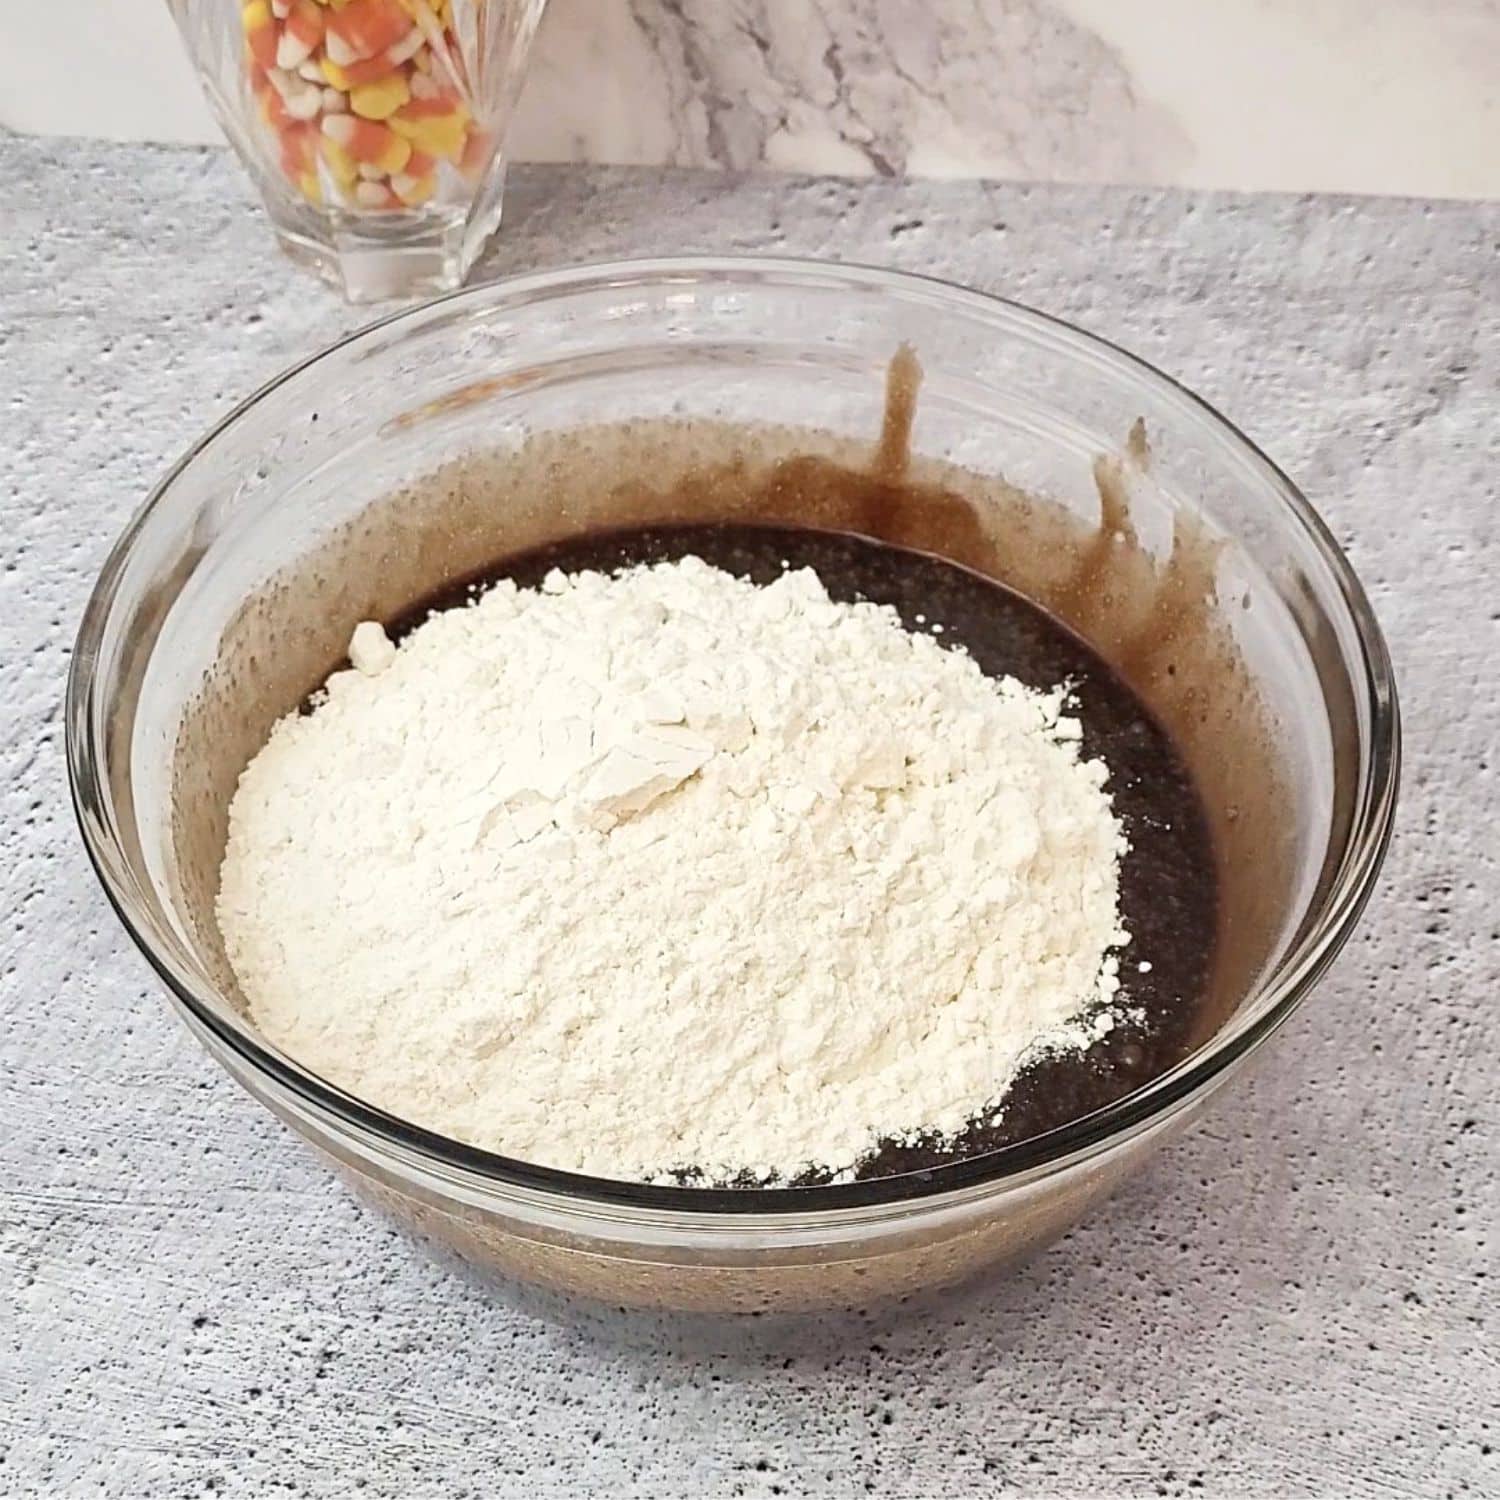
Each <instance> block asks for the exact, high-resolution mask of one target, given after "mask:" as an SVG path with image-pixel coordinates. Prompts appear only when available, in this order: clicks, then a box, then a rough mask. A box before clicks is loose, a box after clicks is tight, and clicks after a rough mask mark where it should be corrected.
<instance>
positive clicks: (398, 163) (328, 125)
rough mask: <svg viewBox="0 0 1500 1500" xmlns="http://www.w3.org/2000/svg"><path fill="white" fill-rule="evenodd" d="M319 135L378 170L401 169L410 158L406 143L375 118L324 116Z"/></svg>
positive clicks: (395, 170)
mask: <svg viewBox="0 0 1500 1500" xmlns="http://www.w3.org/2000/svg"><path fill="white" fill-rule="evenodd" d="M323 134H324V135H326V136H327V137H328V139H329V140H331V141H333V142H334V143H335V144H336V145H339V146H342V147H343V148H344V150H345V151H347V152H348V153H349V155H350V156H352V157H353V158H354V160H355V161H356V162H367V163H368V164H369V165H370V166H372V167H378V168H379V169H380V170H381V171H382V172H401V171H404V170H405V168H406V164H407V162H408V161H410V160H411V146H410V144H409V143H408V142H406V141H404V140H402V138H401V137H400V136H399V135H397V134H396V133H395V131H393V130H391V129H389V128H388V127H387V126H385V125H382V124H381V123H380V122H379V121H378V120H363V119H361V118H360V117H359V116H358V115H325V116H324V117H323Z"/></svg>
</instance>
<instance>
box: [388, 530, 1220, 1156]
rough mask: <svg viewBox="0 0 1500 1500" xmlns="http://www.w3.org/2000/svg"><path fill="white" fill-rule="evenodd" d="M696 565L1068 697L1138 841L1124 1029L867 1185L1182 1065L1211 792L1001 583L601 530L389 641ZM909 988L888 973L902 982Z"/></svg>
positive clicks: (1209, 912) (809, 544)
mask: <svg viewBox="0 0 1500 1500" xmlns="http://www.w3.org/2000/svg"><path fill="white" fill-rule="evenodd" d="M685 556H696V557H700V558H702V559H703V560H704V561H705V562H708V563H711V564H713V565H714V566H716V567H719V568H723V569H725V570H726V571H728V572H731V573H735V574H738V575H739V576H741V577H745V578H749V579H752V580H753V581H755V582H757V583H762V584H764V583H769V582H771V581H772V580H773V579H775V578H776V577H778V576H779V575H780V573H781V572H782V571H783V569H784V568H786V567H788V566H791V567H809V568H812V569H813V570H814V571H815V572H816V573H817V574H818V576H819V577H820V578H821V579H822V581H823V583H824V585H825V587H826V588H827V589H828V592H829V593H830V594H831V595H832V596H833V597H834V598H835V599H840V600H855V599H868V600H871V601H873V602H875V603H878V604H888V605H891V606H893V607H894V608H895V609H896V610H897V611H898V613H899V614H900V616H901V619H902V621H903V623H904V624H905V625H906V627H907V629H909V630H916V631H920V630H927V631H935V632H936V633H937V635H938V639H939V640H940V641H942V643H943V644H945V645H948V646H952V647H959V646H961V647H963V648H964V649H966V650H967V651H968V652H969V654H970V655H971V656H972V657H973V658H974V660H975V661H976V662H977V663H978V664H979V666H980V667H981V669H982V670H983V671H985V672H987V673H989V674H990V675H992V676H1001V675H1009V676H1012V677H1015V678H1017V679H1019V680H1020V681H1021V682H1023V683H1025V684H1027V685H1028V686H1030V687H1035V688H1040V689H1044V690H1045V689H1050V688H1053V687H1055V686H1056V685H1057V684H1058V683H1060V682H1067V683H1070V684H1072V685H1073V687H1074V690H1075V693H1076V698H1077V702H1076V706H1075V708H1074V710H1073V711H1074V712H1075V713H1076V715H1077V717H1078V718H1079V719H1080V720H1081V721H1082V724H1083V753H1084V755H1085V757H1086V758H1090V759H1093V758H1096V757H1097V758H1102V759H1103V760H1104V762H1105V764H1106V765H1108V767H1109V768H1110V780H1109V790H1110V792H1111V794H1112V795H1113V798H1114V806H1115V811H1116V814H1117V816H1118V817H1119V818H1120V820H1121V822H1122V824H1123V825H1124V829H1125V833H1126V837H1127V838H1128V840H1129V843H1130V850H1129V853H1128V854H1127V855H1126V856H1125V857H1124V859H1123V861H1122V862H1121V868H1120V909H1121V913H1122V915H1123V917H1124V921H1125V926H1126V928H1127V930H1128V931H1129V932H1130V933H1131V935H1132V941H1131V943H1130V944H1129V946H1128V947H1126V948H1125V949H1123V950H1122V951H1121V953H1120V978H1121V984H1122V989H1121V993H1120V995H1119V997H1118V1002H1119V1005H1118V1008H1119V1010H1120V1011H1121V1013H1122V1015H1124V1017H1125V1019H1124V1020H1122V1022H1121V1023H1120V1024H1119V1025H1117V1026H1116V1027H1115V1029H1114V1030H1113V1031H1112V1032H1110V1034H1109V1035H1108V1036H1106V1037H1105V1038H1104V1039H1103V1040H1102V1041H1100V1042H1098V1043H1096V1044H1095V1045H1094V1046H1093V1047H1091V1048H1090V1049H1089V1050H1088V1051H1087V1052H1085V1053H1069V1054H1065V1055H1059V1056H1054V1057H1044V1058H1041V1059H1040V1060H1038V1061H1037V1062H1035V1063H1034V1064H1032V1065H1031V1066H1030V1067H1028V1068H1027V1069H1026V1070H1025V1071H1024V1072H1023V1073H1022V1074H1021V1075H1020V1077H1019V1078H1018V1079H1017V1080H1016V1082H1015V1083H1014V1085H1013V1086H1012V1088H1011V1089H1010V1091H1009V1093H1008V1095H1007V1096H1006V1098H1005V1102H1004V1108H1003V1110H1002V1112H1001V1114H1000V1116H999V1118H998V1119H997V1120H994V1121H991V1122H988V1123H975V1124H973V1125H972V1126H970V1127H969V1128H968V1129H967V1130H965V1131H964V1132H963V1133H962V1134H961V1135H960V1136H959V1137H958V1138H957V1139H956V1140H951V1141H946V1142H937V1141H925V1142H917V1143H910V1142H902V1143H897V1142H887V1143H886V1144H885V1145H884V1146H882V1147H881V1148H880V1149H879V1150H878V1151H877V1152H875V1153H874V1154H873V1155H872V1156H871V1157H869V1158H868V1159H867V1160H865V1161H864V1162H862V1163H860V1164H859V1167H858V1170H857V1174H856V1175H857V1176H859V1177H861V1178H869V1177H881V1176H886V1175H889V1174H892V1173H896V1172H905V1171H912V1170H916V1169H921V1168H927V1167H932V1166H936V1165H939V1164H941V1163H944V1162H948V1161H953V1160H955V1159H957V1158H959V1157H964V1156H971V1155H974V1154H975V1153H978V1152H982V1151H988V1150H993V1149H995V1148H997V1147H1000V1146H1004V1145H1009V1144H1011V1143H1012V1142H1016V1141H1020V1140H1023V1139H1026V1138H1028V1137H1031V1136H1035V1135H1039V1134H1041V1133H1042V1132H1044V1131H1046V1130H1050V1129H1052V1128H1054V1127H1055V1126H1058V1125H1062V1124H1065V1123H1067V1122H1068V1121H1070V1120H1073V1119H1076V1118H1078V1117H1079V1116H1080V1115H1084V1114H1087V1113H1089V1112H1090V1111H1092V1110H1095V1109H1098V1108H1101V1107H1102V1106H1104V1105H1107V1104H1109V1103H1111V1102H1113V1101H1114V1100H1116V1099H1118V1098H1120V1097H1121V1096H1122V1095H1124V1094H1126V1093H1128V1092H1130V1091H1131V1090H1132V1089H1134V1088H1137V1087H1139V1086H1140V1085H1141V1084H1143V1083H1145V1082H1147V1081H1148V1080H1149V1079H1151V1078H1152V1077H1154V1076H1155V1075H1157V1074H1158V1073H1161V1072H1163V1071H1164V1070H1166V1069H1167V1068H1169V1067H1171V1066H1172V1065H1173V1064H1174V1063H1176V1062H1178V1061H1179V1060H1180V1059H1181V1058H1182V1057H1183V1056H1184V1055H1185V1054H1186V1052H1187V1051H1188V1050H1189V1037H1190V1035H1191V1032H1192V1029H1193V1021H1194V1019H1195V1017H1196V1013H1197V1011H1198V1009H1199V1008H1200V1006H1201V1004H1202V1001H1203V995H1204V991H1205V988H1206V985H1207V980H1208V974H1209V970H1210V963H1211V961H1212V955H1213V947H1214V939H1215V927H1216V918H1217V880H1216V873H1215V862H1214V853H1213V848H1212V845H1211V840H1210V834H1209V829H1208V823H1207V819H1206V817H1205V814H1204V810H1203V807H1202V804H1201V803H1200V801H1199V797H1198V792H1197V790H1196V788H1195V787H1194V785H1193V783H1192V780H1191V779H1190V777H1189V775H1188V772H1187V770H1186V769H1185V767H1184V765H1183V762H1182V760H1181V758H1180V756H1179V755H1178V753H1177V750H1176V749H1175V747H1174V746H1173V744H1172V742H1171V740H1170V739H1169V738H1168V736H1167V734H1166V732H1165V730H1164V729H1163V728H1162V727H1161V726H1160V725H1159V724H1158V723H1157V722H1156V721H1155V720H1154V719H1153V717H1152V716H1151V715H1150V714H1149V713H1148V712H1147V710H1146V709H1145V707H1144V706H1143V705H1142V703H1141V702H1140V700H1139V699H1138V698H1137V697H1136V696H1135V695H1134V694H1133V693H1132V692H1131V690H1130V689H1129V688H1128V687H1127V686H1126V685H1125V683H1124V682H1123V681H1122V680H1121V678H1120V677H1119V676H1118V675H1117V674H1116V673H1115V672H1114V671H1112V670H1111V669H1110V667H1109V666H1108V665H1107V664H1106V663H1105V662H1104V661H1103V659H1102V658H1101V657H1099V656H1098V655H1097V654H1096V653H1095V652H1094V651H1093V650H1091V649H1090V648H1089V647H1088V646H1087V645H1085V644H1084V643H1083V641H1081V640H1080V639H1079V638H1078V637H1077V636H1076V635H1074V634H1073V633H1072V632H1071V631H1069V630H1068V629H1067V628H1066V627H1064V626H1063V625H1061V624H1060V623H1059V622H1058V621H1057V620H1055V619H1053V618H1052V617H1051V616H1050V615H1048V614H1046V613H1045V612H1044V611H1042V610H1040V609H1038V608H1037V607H1036V606H1035V605H1033V604H1030V603H1028V602H1027V601H1026V600H1025V599H1023V598H1021V597H1020V596H1019V595H1018V594H1016V593H1014V592H1012V591H1011V590H1009V589H1007V588H1005V587H1004V586H1003V585H1001V584H998V583H995V582H994V581H992V580H990V579H987V578H984V577H982V576H981V575H979V574H977V573H974V572H971V571H969V570H968V569H966V568H963V567H960V566H958V565H956V564H954V563H950V562H945V561H943V560H941V559H939V558H936V557H934V556H931V555H929V554H926V553H921V552H915V551H909V550H907V549H905V548H902V547H897V546H893V545H890V544H888V543H884V542H878V541H872V540H870V539H868V538H866V537H861V536H853V535H849V534H845V533H838V532H831V531H816V530H810V529H789V528H785V527H778V526H762V525H753V524H740V523H735V524H727V525H723V524H701V523H700V524H674V525H663V526H655V527H640V528H632V529H628V530H617V531H606V532H595V533H592V534H589V535H585V536H583V537H578V538H574V539H571V540H568V541H564V542H559V543H555V544H552V545H550V546H545V547H540V548H536V549H534V550H531V551H528V552H524V553H521V554H518V555H515V556H512V557H510V558H508V559H505V560H504V561H502V562H500V563H499V564H497V565H496V566H494V567H493V568H491V569H489V570H487V571H486V573H485V574H484V575H483V576H482V577H479V578H470V579H465V580H463V581H462V582H460V583H457V584H455V585H453V586H452V587H450V588H448V589H445V590H443V591H442V592H441V593H440V594H437V595H433V596H429V597H428V598H427V599H424V600H423V601H422V602H421V603H420V604H419V605H417V606H415V607H414V608H412V609H411V610H409V611H406V612H405V613H404V614H403V615H401V616H400V617H398V618H397V619H395V620H393V621H391V622H390V623H389V625H388V627H387V628H388V629H389V630H390V632H391V634H392V635H400V634H402V633H404V632H405V631H407V630H409V629H411V628H412V627H413V626H414V625H415V624H417V623H418V622H419V621H421V620H422V619H424V618H426V616H427V615H428V613H430V612H431V611H433V610H436V609H444V608H449V607H451V606H453V605H456V604H459V603H462V602H463V601H464V600H465V599H466V598H467V597H469V596H470V594H471V593H472V592H474V591H475V590H477V589H482V588H483V587H484V586H485V585H486V584H488V583H492V582H494V581H496V580H498V579H500V578H510V579H513V580H514V581H515V582H516V583H517V584H519V585H520V586H522V587H535V586H537V585H538V584H540V582H541V581H542V578H543V577H544V576H545V574H546V573H547V572H548V571H549V570H550V569H552V568H560V569H562V570H563V571H564V572H580V571H584V570H590V569H593V570H600V571H611V570H614V569H618V568H625V567H630V566H633V565H635V564H639V563H651V562H660V561H665V560H669V559H674V558H680V557H685ZM900 982H901V976H900V975H899V974H893V975H891V983H893V984H899V983H900ZM797 1180H798V1181H799V1182H812V1181H816V1180H818V1179H817V1178H799V1179H797Z"/></svg>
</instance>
